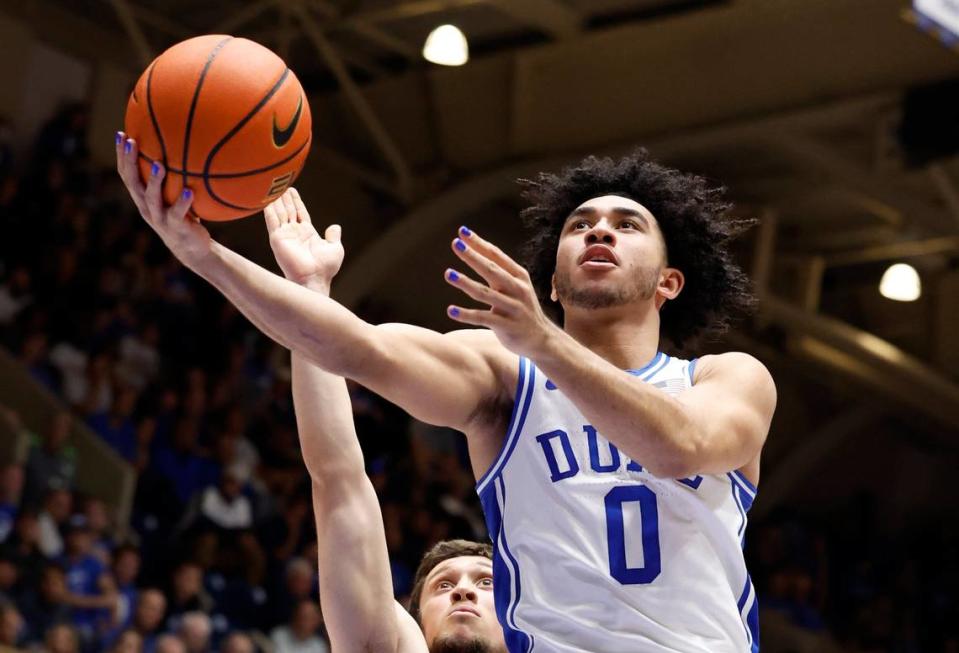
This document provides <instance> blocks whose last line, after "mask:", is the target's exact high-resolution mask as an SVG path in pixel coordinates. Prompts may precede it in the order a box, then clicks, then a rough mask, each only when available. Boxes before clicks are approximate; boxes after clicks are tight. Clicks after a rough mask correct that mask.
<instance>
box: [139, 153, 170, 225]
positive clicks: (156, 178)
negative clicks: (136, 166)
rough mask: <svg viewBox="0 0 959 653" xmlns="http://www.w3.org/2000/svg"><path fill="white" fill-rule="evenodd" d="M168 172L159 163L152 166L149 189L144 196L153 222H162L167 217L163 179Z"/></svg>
mask: <svg viewBox="0 0 959 653" xmlns="http://www.w3.org/2000/svg"><path fill="white" fill-rule="evenodd" d="M165 175H166V170H164V169H163V166H162V165H160V162H159V161H154V162H153V165H151V166H150V179H149V180H147V189H146V192H145V193H144V194H143V199H144V204H146V209H147V212H148V213H149V214H150V218H151V219H152V220H160V219H163V217H164V216H165V215H166V214H165V212H164V210H163V197H162V190H163V178H164V176H165Z"/></svg>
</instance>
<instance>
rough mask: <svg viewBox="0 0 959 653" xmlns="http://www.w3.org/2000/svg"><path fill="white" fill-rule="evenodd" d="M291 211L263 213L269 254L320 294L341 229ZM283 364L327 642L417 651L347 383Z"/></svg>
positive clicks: (277, 207) (311, 368)
mask: <svg viewBox="0 0 959 653" xmlns="http://www.w3.org/2000/svg"><path fill="white" fill-rule="evenodd" d="M287 199H289V198H287ZM290 209H291V211H287V207H286V205H284V201H283V199H281V200H278V201H277V202H275V203H274V204H272V205H270V206H269V207H267V209H266V211H264V213H265V215H266V221H267V228H268V230H269V232H270V244H271V245H272V247H273V251H274V254H275V255H276V258H277V261H278V262H279V263H280V267H281V268H283V271H284V273H285V274H286V275H287V276H288V277H289V278H291V279H293V280H295V281H297V282H299V283H301V284H303V285H304V287H306V288H308V289H310V290H311V291H313V292H315V293H317V294H320V295H324V296H326V295H328V294H329V280H330V279H332V277H333V276H334V275H335V274H336V272H337V270H338V269H339V266H340V264H341V263H342V260H343V247H342V245H341V244H340V230H339V228H338V227H331V228H329V229H327V231H326V238H318V237H317V238H313V237H312V235H313V234H315V230H313V229H312V227H311V226H309V225H308V224H307V225H302V223H298V222H296V219H295V218H296V215H297V214H296V211H295V208H294V207H293V206H292V203H291V205H290ZM310 232H312V233H310ZM292 364H293V404H294V407H295V410H296V423H297V430H298V431H299V434H300V448H301V450H302V453H303V461H304V462H305V463H306V467H307V470H308V471H309V473H310V478H311V480H312V492H313V515H314V517H315V520H316V540H317V551H318V562H319V571H320V605H322V606H323V615H324V619H325V621H326V626H327V631H328V632H329V636H330V642H331V644H332V647H333V650H334V651H338V652H350V651H357V652H358V653H359V652H364V651H384V652H385V653H391V652H396V653H400V652H402V653H406V652H413V651H416V652H420V651H425V650H426V645H425V642H424V641H423V635H422V633H421V632H420V631H419V629H418V628H417V627H416V624H415V623H413V622H412V620H411V619H408V618H407V619H403V615H402V614H401V613H400V611H399V610H397V606H396V602H395V601H394V600H393V587H392V583H391V574H390V566H389V558H388V556H387V550H386V535H385V533H384V530H383V517H382V514H381V513H380V506H379V503H378V502H377V498H376V494H375V492H374V491H373V485H372V483H370V480H369V479H368V478H367V476H366V473H365V470H364V467H363V454H362V452H361V450H360V446H359V443H358V442H357V438H356V431H355V429H354V426H353V413H352V409H351V406H350V397H349V394H348V393H347V389H346V382H345V381H344V380H343V379H342V378H339V377H336V376H333V375H332V374H330V373H328V372H325V371H323V370H322V369H321V368H319V367H317V366H316V365H314V364H312V363H311V362H309V361H308V360H306V359H305V358H304V357H303V356H301V355H300V354H297V353H295V352H294V353H293V360H292ZM407 617H408V615H407ZM417 638H418V639H417ZM417 644H418V646H417Z"/></svg>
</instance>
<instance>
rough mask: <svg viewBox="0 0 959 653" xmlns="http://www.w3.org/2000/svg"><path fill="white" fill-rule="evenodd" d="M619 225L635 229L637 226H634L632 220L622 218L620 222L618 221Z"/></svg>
mask: <svg viewBox="0 0 959 653" xmlns="http://www.w3.org/2000/svg"><path fill="white" fill-rule="evenodd" d="M619 226H620V227H625V228H627V229H636V228H637V227H636V223H635V222H633V221H632V220H623V221H622V222H621V223H619Z"/></svg>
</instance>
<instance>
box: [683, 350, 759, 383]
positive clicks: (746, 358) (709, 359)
mask: <svg viewBox="0 0 959 653" xmlns="http://www.w3.org/2000/svg"><path fill="white" fill-rule="evenodd" d="M710 377H724V378H727V377H728V378H735V379H739V380H742V381H747V380H748V381H750V382H752V383H756V384H759V385H768V386H769V387H770V388H772V389H775V384H774V383H773V377H772V375H771V374H770V373H769V369H768V368H767V367H766V366H765V365H764V364H763V363H762V361H760V360H759V359H758V358H756V357H755V356H753V355H751V354H747V353H746V352H742V351H728V352H724V353H722V354H708V355H706V356H701V357H700V358H699V359H698V360H697V362H696V370H695V376H694V378H693V382H694V383H699V382H700V381H703V380H706V379H708V378H710Z"/></svg>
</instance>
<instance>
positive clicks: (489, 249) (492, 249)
mask: <svg viewBox="0 0 959 653" xmlns="http://www.w3.org/2000/svg"><path fill="white" fill-rule="evenodd" d="M459 235H460V238H462V239H463V240H464V241H466V242H468V243H469V244H470V245H472V246H473V247H474V248H475V249H476V250H477V251H479V252H480V253H481V254H483V255H484V256H487V257H489V258H490V259H492V260H493V261H495V262H496V264H497V265H499V266H500V267H501V268H503V269H504V270H506V271H507V272H508V273H509V274H511V275H513V276H516V277H519V278H523V277H524V276H525V275H526V268H524V267H523V266H522V265H520V264H519V263H517V262H516V261H514V260H513V259H512V258H510V257H509V256H507V255H506V253H505V252H504V251H503V250H501V249H500V248H499V247H497V246H496V245H494V244H493V243H491V242H489V241H488V240H485V239H484V238H481V237H480V236H479V234H477V233H476V232H475V231H472V230H470V229H469V228H468V227H466V226H463V227H460V228H459Z"/></svg>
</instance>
